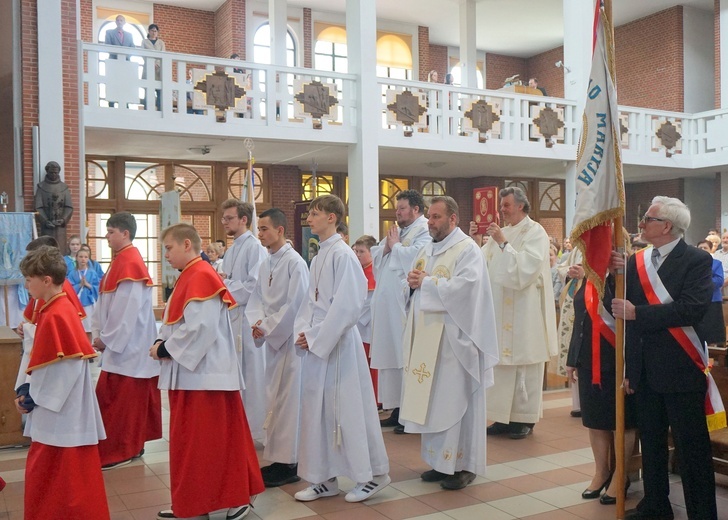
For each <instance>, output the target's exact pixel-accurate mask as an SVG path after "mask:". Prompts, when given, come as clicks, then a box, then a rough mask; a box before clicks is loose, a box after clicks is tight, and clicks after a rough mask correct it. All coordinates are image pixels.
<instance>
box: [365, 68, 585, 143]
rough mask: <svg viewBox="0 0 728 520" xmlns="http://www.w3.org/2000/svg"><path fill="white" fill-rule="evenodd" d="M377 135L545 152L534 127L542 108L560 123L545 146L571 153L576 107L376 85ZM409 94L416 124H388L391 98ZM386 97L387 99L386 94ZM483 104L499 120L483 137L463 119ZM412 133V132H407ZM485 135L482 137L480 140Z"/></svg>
mask: <svg viewBox="0 0 728 520" xmlns="http://www.w3.org/2000/svg"><path fill="white" fill-rule="evenodd" d="M379 85H380V87H381V91H382V92H381V111H382V131H383V133H384V134H385V135H387V136H388V137H387V139H390V138H391V137H394V136H400V135H406V136H407V137H411V138H412V140H413V141H420V140H424V141H429V142H433V141H436V140H448V141H461V142H475V143H478V142H479V140H480V142H481V143H482V142H484V141H483V138H485V141H487V142H489V143H494V142H495V143H497V142H509V143H523V144H525V143H531V144H533V145H538V144H539V143H540V148H544V147H545V146H544V145H545V144H546V137H544V136H543V135H542V134H541V132H540V130H539V126H538V125H537V124H536V123H534V119H535V118H537V117H538V116H539V114H540V112H541V110H542V109H544V108H547V107H548V108H550V109H552V110H553V111H554V112H555V113H556V115H558V117H559V119H560V120H561V122H562V123H563V126H562V127H561V128H559V130H558V133H557V134H555V135H554V136H553V137H552V138H551V139H550V140H551V141H552V143H555V144H556V145H567V146H569V147H570V149H572V150H573V147H574V146H576V145H577V141H578V130H579V128H578V127H577V121H578V120H580V117H581V115H579V117H578V118H577V115H576V103H575V102H573V101H568V100H565V99H558V98H551V97H543V96H532V95H525V94H516V93H515V92H510V91H505V90H481V89H472V88H462V87H454V86H451V85H443V84H436V83H424V82H419V81H404V80H394V79H384V78H383V79H380V80H379ZM405 91H409V92H411V93H412V94H413V95H415V96H417V97H418V98H419V99H420V101H421V103H422V104H424V105H425V107H426V111H425V112H424V113H423V117H422V118H421V123H420V124H415V125H411V126H412V128H411V129H410V128H409V127H405V125H402V124H393V121H392V117H393V115H392V112H391V111H390V110H389V108H388V105H389V104H391V102H392V100H393V97H394V96H395V95H396V94H398V93H401V92H405ZM388 92H390V94H388ZM478 100H483V101H485V102H486V103H488V105H490V107H491V109H492V110H493V111H494V112H495V113H496V114H497V115H498V119H499V120H498V121H497V122H495V123H494V124H493V126H492V128H491V129H490V130H489V131H487V132H484V133H481V132H479V131H477V130H475V129H472V128H471V127H470V126H469V125H468V121H467V120H466V113H467V112H468V111H469V110H470V109H471V107H472V104H473V103H474V102H477V101H478ZM410 130H411V131H410ZM483 134H485V135H483Z"/></svg>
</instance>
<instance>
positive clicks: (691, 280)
mask: <svg viewBox="0 0 728 520" xmlns="http://www.w3.org/2000/svg"><path fill="white" fill-rule="evenodd" d="M689 225H690V210H689V209H688V208H687V206H685V204H683V203H682V202H681V201H680V200H678V199H674V198H670V197H655V198H654V199H653V200H652V205H651V206H650V208H649V209H648V210H647V212H646V213H645V215H644V217H642V220H641V222H640V225H639V227H640V229H641V230H642V238H643V239H644V240H646V241H647V242H650V243H651V244H652V248H647V249H645V250H643V251H641V252H639V253H637V254H636V255H633V256H632V257H631V258H630V259H629V261H628V263H627V272H626V277H625V278H626V280H625V281H626V286H627V299H626V300H621V299H614V300H613V302H612V310H613V313H614V316H615V318H623V319H624V320H627V321H626V323H627V330H626V354H625V357H626V365H627V377H626V379H625V388H626V390H627V393H635V397H636V400H637V417H638V419H637V423H638V426H639V430H640V436H641V442H642V467H643V474H644V493H645V494H644V498H643V499H642V500H641V501H640V503H639V504H638V506H637V508H636V509H631V510H629V511H627V513H626V515H625V518H627V519H651V520H656V519H672V518H674V515H673V512H672V506H671V505H670V501H669V498H668V495H669V492H670V487H669V482H668V447H667V432H668V426H669V427H670V428H671V430H672V437H673V441H674V443H675V450H676V453H677V456H678V457H679V461H680V472H681V475H682V485H683V491H684V494H685V506H686V508H687V513H688V517H689V518H691V519H696V520H698V519H699V520H711V519H716V518H717V511H716V502H715V475H714V474H713V462H712V456H711V450H710V438H709V437H708V428H707V424H706V419H705V397H706V390H707V381H706V376H705V374H704V373H703V372H702V371H701V370H700V368H699V367H698V365H697V364H696V362H695V361H693V360H692V359H691V358H690V357H689V355H688V353H687V352H690V349H691V348H693V353H694V354H695V348H696V347H692V346H691V344H689V343H687V344H686V343H685V341H684V340H683V342H682V344H681V343H679V342H678V339H676V337H675V336H673V334H672V333H671V332H670V331H669V330H668V327H694V328H695V329H694V330H695V332H696V333H697V338H696V340H695V343H696V344H697V343H698V342H699V345H697V348H701V349H702V348H704V346H703V345H704V341H703V333H702V331H701V329H700V328H699V327H698V325H699V323H700V321H701V320H702V318H703V316H704V314H705V311H706V310H707V309H708V306H709V305H710V300H711V294H712V285H711V266H712V259H711V257H710V255H709V254H707V253H706V252H704V251H701V250H699V249H697V248H694V247H690V246H688V245H687V244H686V243H685V241H684V240H683V239H682V237H683V235H684V233H685V230H686V229H687V228H688V226H689ZM639 255H642V256H639ZM638 256H639V258H638ZM650 264H651V265H650ZM622 265H624V261H623V260H622V259H621V257H620V255H618V254H617V253H614V254H613V255H612V266H613V267H620V266H622ZM639 265H641V266H642V267H641V268H639V271H638V266H639ZM655 270H656V272H655ZM650 273H651V275H652V278H651V280H652V282H651V283H650V282H648V287H652V288H653V289H656V291H655V294H656V296H652V295H649V296H648V294H646V292H645V290H644V288H643V284H644V283H645V282H646V280H647V277H649V276H650ZM665 291H666V292H665ZM648 292H651V291H648ZM668 293H669V296H668V295H667V294H668ZM655 298H657V300H656V299H655ZM670 300H672V301H670ZM659 302H662V303H659Z"/></svg>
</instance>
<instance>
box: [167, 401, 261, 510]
mask: <svg viewBox="0 0 728 520" xmlns="http://www.w3.org/2000/svg"><path fill="white" fill-rule="evenodd" d="M169 405H170V426H169V465H170V478H171V486H170V487H171V490H172V510H173V511H174V514H175V515H176V516H179V517H190V516H198V515H203V514H205V513H209V512H211V511H216V510H218V509H225V508H230V507H237V506H242V505H245V504H248V503H250V497H251V496H254V495H257V494H259V493H262V492H263V491H265V486H264V485H263V477H262V476H261V474H260V467H259V465H258V457H257V455H256V453H255V446H254V444H253V438H252V436H251V435H250V427H249V426H248V419H247V417H246V416H245V410H244V408H243V401H242V399H241V398H240V392H237V391H221V390H170V391H169Z"/></svg>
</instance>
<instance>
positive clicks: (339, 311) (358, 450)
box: [294, 234, 389, 483]
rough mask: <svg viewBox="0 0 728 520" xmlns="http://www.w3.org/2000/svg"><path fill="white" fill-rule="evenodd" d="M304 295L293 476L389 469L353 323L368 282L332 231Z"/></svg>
mask: <svg viewBox="0 0 728 520" xmlns="http://www.w3.org/2000/svg"><path fill="white" fill-rule="evenodd" d="M320 246H321V249H320V250H319V253H318V254H317V255H316V257H315V258H314V259H313V261H312V262H311V272H310V284H309V289H308V294H307V296H306V298H305V299H304V302H303V304H302V305H301V309H300V311H299V312H298V316H296V322H295V326H294V334H295V336H296V337H298V334H299V333H301V332H303V333H304V334H305V336H306V340H307V342H308V346H309V349H308V351H301V350H299V353H300V354H302V355H303V362H302V365H303V366H302V370H301V429H300V440H299V451H298V475H299V476H300V477H302V478H304V479H306V480H308V481H309V482H313V483H319V482H323V481H325V480H328V479H330V478H332V477H336V476H346V477H348V478H350V479H351V480H353V481H355V482H368V481H370V480H371V479H372V476H374V475H382V474H385V473H388V472H389V459H388V457H387V452H386V450H385V447H384V439H383V438H382V430H381V428H380V426H379V416H378V414H377V405H376V402H375V400H374V389H373V387H372V380H371V376H370V374H369V368H368V366H367V360H366V357H365V355H364V349H363V348H362V346H361V345H362V341H361V337H360V336H359V331H358V330H357V329H356V322H357V320H358V319H359V316H360V315H361V309H362V306H363V305H364V299H365V298H366V293H367V281H366V277H365V276H364V272H363V271H362V268H361V264H360V263H359V261H358V260H357V258H356V256H355V255H354V252H353V251H352V250H351V248H350V247H349V246H347V245H346V244H345V243H344V241H343V240H342V239H341V237H340V236H339V235H338V234H334V235H333V236H331V237H330V238H328V239H326V240H324V241H322V242H321V243H320Z"/></svg>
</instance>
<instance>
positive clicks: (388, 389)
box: [369, 216, 432, 409]
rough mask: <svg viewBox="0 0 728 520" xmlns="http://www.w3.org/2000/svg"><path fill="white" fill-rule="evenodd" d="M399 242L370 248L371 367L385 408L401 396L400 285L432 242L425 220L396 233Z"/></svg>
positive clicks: (402, 317) (402, 320)
mask: <svg viewBox="0 0 728 520" xmlns="http://www.w3.org/2000/svg"><path fill="white" fill-rule="evenodd" d="M399 233H400V234H399V238H400V242H399V243H397V244H394V247H392V250H391V251H390V252H389V253H388V254H386V255H385V254H384V247H385V244H386V243H387V239H386V238H384V239H383V240H382V241H381V242H380V243H379V245H377V246H374V247H372V262H373V263H374V279H375V280H376V281H377V286H376V288H375V289H374V294H373V295H372V301H371V309H372V325H371V326H372V340H371V347H370V351H369V355H370V357H371V366H372V368H376V369H378V370H379V372H378V374H379V375H378V377H379V385H378V387H379V402H380V403H382V406H383V407H384V408H385V409H390V408H397V407H399V405H400V400H401V398H402V367H404V361H403V359H402V333H403V332H404V323H405V318H406V312H405V308H404V301H403V300H402V287H403V286H404V285H406V282H407V273H408V272H409V270H410V267H411V266H412V261H413V260H414V258H415V256H416V255H417V253H418V251H419V250H420V249H421V248H422V247H423V246H424V245H425V244H427V243H428V242H430V241H432V239H431V238H430V234H429V232H428V230H427V219H426V218H425V217H424V216H420V217H418V218H417V219H416V220H415V221H414V222H413V223H412V224H410V225H409V226H407V227H406V228H402V229H401V230H400V232H399Z"/></svg>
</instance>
